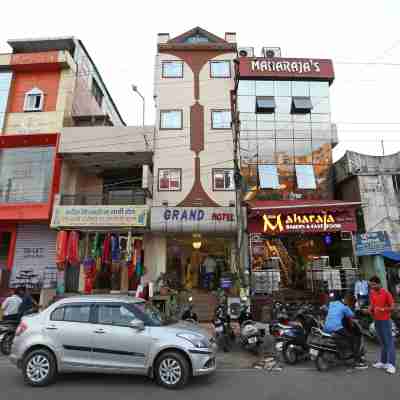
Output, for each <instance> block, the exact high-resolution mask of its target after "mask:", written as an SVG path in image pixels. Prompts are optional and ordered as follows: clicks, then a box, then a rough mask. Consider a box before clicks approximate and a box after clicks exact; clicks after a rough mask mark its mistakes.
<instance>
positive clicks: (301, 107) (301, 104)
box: [292, 97, 313, 113]
mask: <svg viewBox="0 0 400 400" xmlns="http://www.w3.org/2000/svg"><path fill="white" fill-rule="evenodd" d="M312 108H313V105H312V103H311V99H310V98H309V97H293V103H292V113H309V112H311V110H312Z"/></svg>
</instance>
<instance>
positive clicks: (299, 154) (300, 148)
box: [294, 140, 312, 164]
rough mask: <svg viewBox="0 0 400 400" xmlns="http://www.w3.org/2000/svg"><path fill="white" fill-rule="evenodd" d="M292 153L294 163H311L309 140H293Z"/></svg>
mask: <svg viewBox="0 0 400 400" xmlns="http://www.w3.org/2000/svg"><path fill="white" fill-rule="evenodd" d="M294 154H295V163H296V164H312V145H311V140H295V141H294Z"/></svg>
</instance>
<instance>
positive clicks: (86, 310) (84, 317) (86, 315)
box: [45, 303, 95, 368]
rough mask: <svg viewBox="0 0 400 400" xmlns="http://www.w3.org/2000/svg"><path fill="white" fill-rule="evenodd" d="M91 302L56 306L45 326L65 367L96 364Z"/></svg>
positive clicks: (46, 332)
mask: <svg viewBox="0 0 400 400" xmlns="http://www.w3.org/2000/svg"><path fill="white" fill-rule="evenodd" d="M92 310H93V307H92V305H91V304H88V303H82V304H68V305H62V306H60V307H58V308H56V309H55V310H54V311H53V312H52V313H51V314H50V317H49V320H48V321H47V323H46V326H45V334H46V335H47V336H48V338H49V339H50V340H51V341H52V343H53V344H54V345H55V347H56V349H57V351H59V354H60V357H61V362H62V364H63V368H82V367H85V366H94V365H95V363H94V362H93V360H92V344H93V343H92V342H93V324H92V323H91V314H92Z"/></svg>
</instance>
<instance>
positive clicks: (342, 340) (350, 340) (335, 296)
mask: <svg viewBox="0 0 400 400" xmlns="http://www.w3.org/2000/svg"><path fill="white" fill-rule="evenodd" d="M329 297H330V303H329V307H328V315H327V317H326V320H325V325H324V331H325V332H326V333H330V334H332V333H334V334H335V336H336V338H337V339H339V340H337V345H338V348H339V349H341V351H342V352H344V351H345V349H346V347H347V346H348V345H350V348H351V349H352V351H353V354H354V361H355V365H354V367H355V368H357V369H365V368H367V365H366V364H365V363H364V362H362V360H361V354H360V351H359V349H360V340H359V338H358V337H357V336H356V335H354V334H353V333H352V331H351V329H350V328H349V325H350V324H349V323H348V322H349V321H351V319H352V318H353V317H354V313H353V311H352V310H351V309H350V307H348V306H347V305H346V304H344V303H343V299H342V296H341V294H340V292H334V293H331V294H330V295H329Z"/></svg>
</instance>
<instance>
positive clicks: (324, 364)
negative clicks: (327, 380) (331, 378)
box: [315, 353, 330, 372]
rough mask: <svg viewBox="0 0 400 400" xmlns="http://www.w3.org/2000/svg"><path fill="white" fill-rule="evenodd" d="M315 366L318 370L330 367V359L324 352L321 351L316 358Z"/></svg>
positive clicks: (325, 369) (322, 370)
mask: <svg viewBox="0 0 400 400" xmlns="http://www.w3.org/2000/svg"><path fill="white" fill-rule="evenodd" d="M315 366H316V367H317V370H318V371H320V372H326V371H328V370H329V368H330V364H329V361H328V360H327V359H326V357H324V353H320V354H319V355H318V357H317V358H316V359H315Z"/></svg>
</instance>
